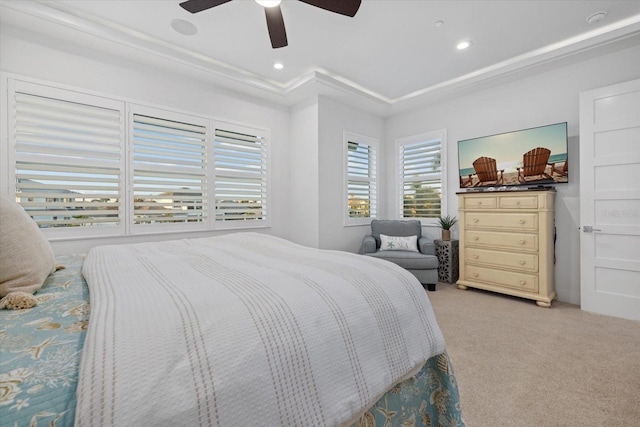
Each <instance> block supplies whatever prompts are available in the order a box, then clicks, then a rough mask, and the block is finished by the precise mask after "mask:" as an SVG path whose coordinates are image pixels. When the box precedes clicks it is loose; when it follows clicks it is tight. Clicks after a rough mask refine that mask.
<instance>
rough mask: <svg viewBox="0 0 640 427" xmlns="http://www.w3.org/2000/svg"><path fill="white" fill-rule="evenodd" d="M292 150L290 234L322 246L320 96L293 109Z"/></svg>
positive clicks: (315, 245)
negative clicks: (319, 139) (319, 145)
mask: <svg viewBox="0 0 640 427" xmlns="http://www.w3.org/2000/svg"><path fill="white" fill-rule="evenodd" d="M290 139H291V149H290V154H289V170H290V175H289V180H290V181H289V185H288V196H289V211H290V212H291V217H290V230H289V238H290V239H291V240H292V241H294V242H296V243H300V244H302V245H306V246H311V247H314V248H317V247H319V246H320V222H319V215H320V211H319V197H320V196H319V185H320V184H319V179H320V176H319V171H318V165H319V152H318V151H319V150H318V98H317V97H312V98H310V99H308V100H306V101H305V102H303V103H300V104H299V105H296V106H295V107H293V108H292V109H291V136H290Z"/></svg>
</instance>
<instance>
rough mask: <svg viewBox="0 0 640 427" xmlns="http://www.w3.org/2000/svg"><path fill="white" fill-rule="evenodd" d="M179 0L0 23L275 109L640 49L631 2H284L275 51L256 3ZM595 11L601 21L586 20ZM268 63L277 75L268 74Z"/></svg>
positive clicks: (414, 96) (28, 10) (386, 103)
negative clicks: (282, 35)
mask: <svg viewBox="0 0 640 427" xmlns="http://www.w3.org/2000/svg"><path fill="white" fill-rule="evenodd" d="M179 3H180V1H172V0H162V1H136V0H127V1H122V0H121V1H105V0H101V1H88V0H83V1H80V0H63V1H55V2H52V1H49V2H34V1H25V0H15V1H0V14H1V16H0V19H1V20H0V23H2V24H3V25H7V24H8V25H9V26H10V27H12V28H23V29H28V30H29V32H30V33H34V34H35V33H41V34H45V35H47V37H55V38H56V40H60V41H63V42H64V43H74V44H83V43H86V44H89V45H91V46H93V47H96V48H98V49H104V50H105V51H107V50H108V51H110V52H111V53H114V54H117V55H123V56H128V57H129V58H136V59H137V60H140V61H150V62H152V61H163V62H164V64H165V66H169V65H167V64H173V66H175V67H176V69H178V68H180V69H181V70H182V71H185V70H187V69H189V70H190V72H191V73H195V74H198V76H199V77H201V78H203V79H208V80H211V81H213V82H215V83H216V84H218V85H222V86H227V87H229V88H231V89H233V90H240V91H244V92H246V93H251V94H253V95H255V94H258V96H263V97H265V98H269V99H272V100H276V101H279V102H282V103H285V104H286V103H289V104H290V103H292V102H295V101H296V100H297V99H298V98H299V97H300V96H304V95H305V94H307V93H308V91H305V90H303V88H305V87H307V86H309V85H310V83H313V86H315V87H314V88H313V90H314V91H317V87H318V86H319V85H320V86H324V87H331V90H334V91H335V90H338V91H343V92H349V93H351V94H356V95H357V96H358V97H360V98H361V99H364V100H366V101H368V102H370V103H374V104H376V105H378V106H379V107H382V108H393V107H398V106H400V105H403V104H406V105H410V104H411V102H412V101H419V100H426V99H428V98H429V97H430V96H434V95H437V94H439V93H440V94H441V93H446V92H447V91H450V90H452V89H459V88H461V87H473V86H474V85H478V84H480V83H482V82H486V81H487V80H491V79H493V78H495V77H503V76H504V75H509V74H513V73H522V72H529V73H531V72H536V69H537V68H538V69H539V67H540V66H543V65H545V64H547V65H548V64H549V63H550V62H554V61H558V60H561V58H562V60H566V58H568V57H574V58H575V59H579V58H580V55H585V54H586V53H588V52H589V51H595V50H602V49H616V48H621V47H626V46H629V45H632V44H636V45H637V44H639V43H640V1H612V0H604V1H600V0H590V1H562V0H554V1H531V0H530V1H515V0H512V1H427V0H422V1H421V0H363V1H362V5H361V6H360V10H359V11H358V13H357V14H356V16H355V17H353V18H349V17H345V16H342V15H338V14H335V13H330V12H327V11H324V10H321V9H319V8H316V7H313V6H310V5H308V4H305V3H302V2H300V1H297V0H284V1H283V2H282V5H281V9H282V14H283V16H284V22H285V25H286V29H287V35H288V39H289V45H288V46H286V47H284V48H280V49H272V48H271V45H270V42H269V37H268V33H267V27H266V22H265V17H264V11H263V8H262V7H261V6H260V5H258V4H257V3H255V2H254V1H253V0H233V1H231V2H229V3H226V4H223V5H220V6H217V7H215V8H212V9H209V10H206V11H203V12H200V13H197V14H191V13H189V12H187V11H185V10H183V9H182V8H181V7H179ZM596 12H606V16H605V17H604V19H603V20H601V21H600V22H597V23H592V24H590V23H588V22H587V17H589V16H590V15H592V14H594V13H596ZM176 19H178V20H182V21H186V22H187V23H190V24H193V26H195V28H197V33H196V34H195V35H190V36H189V35H184V34H180V33H178V32H177V31H175V30H174V29H173V28H172V25H171V23H172V21H173V20H176ZM438 21H440V22H441V25H436V23H437V22H438ZM182 24H183V25H184V22H182ZM187 25H188V24H187ZM78 31H80V32H82V34H83V36H82V37H78ZM462 40H471V41H472V45H471V47H469V48H468V49H466V50H463V51H460V50H457V49H456V45H457V43H458V42H460V41H462ZM275 62H281V63H282V64H283V65H284V68H283V69H282V70H276V69H274V68H273V64H274V63H275ZM319 83H320V84H319Z"/></svg>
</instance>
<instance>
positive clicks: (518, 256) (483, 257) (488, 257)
mask: <svg viewBox="0 0 640 427" xmlns="http://www.w3.org/2000/svg"><path fill="white" fill-rule="evenodd" d="M464 257H465V261H466V262H468V263H473V264H482V265H489V266H496V267H507V268H513V269H517V270H522V271H527V272H531V273H537V272H538V255H536V254H526V253H517V252H499V251H490V250H486V249H476V248H466V249H465V251H464Z"/></svg>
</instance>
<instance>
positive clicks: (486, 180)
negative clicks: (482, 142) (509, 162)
mask: <svg viewBox="0 0 640 427" xmlns="http://www.w3.org/2000/svg"><path fill="white" fill-rule="evenodd" d="M473 169H475V171H476V176H477V177H478V182H476V184H475V186H474V187H477V186H479V185H489V184H496V185H497V184H502V183H503V182H504V169H502V170H498V168H497V166H496V159H493V158H491V157H478V158H477V159H475V160H474V161H473Z"/></svg>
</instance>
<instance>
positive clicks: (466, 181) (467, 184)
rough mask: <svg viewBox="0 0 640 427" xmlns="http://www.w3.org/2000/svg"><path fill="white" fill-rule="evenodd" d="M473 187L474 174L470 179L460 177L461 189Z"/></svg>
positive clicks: (470, 175)
mask: <svg viewBox="0 0 640 427" xmlns="http://www.w3.org/2000/svg"><path fill="white" fill-rule="evenodd" d="M471 186H473V174H471V173H470V174H469V177H468V178H464V177H463V176H462V175H460V188H464V187H471Z"/></svg>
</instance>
